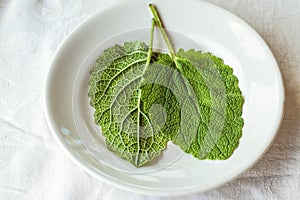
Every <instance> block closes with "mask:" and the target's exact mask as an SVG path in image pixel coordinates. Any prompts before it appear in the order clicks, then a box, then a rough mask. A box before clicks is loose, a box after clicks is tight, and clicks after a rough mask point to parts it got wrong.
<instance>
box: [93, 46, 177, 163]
mask: <svg viewBox="0 0 300 200" xmlns="http://www.w3.org/2000/svg"><path fill="white" fill-rule="evenodd" d="M147 52H148V47H147V45H146V44H144V43H142V42H127V43H124V46H119V45H115V46H113V47H111V48H109V49H107V50H105V51H104V54H103V55H102V56H101V57H99V58H98V59H97V65H96V66H95V67H94V68H93V69H92V70H91V73H90V80H89V94H88V96H89V97H90V104H91V106H92V107H94V108H95V113H94V118H95V122H96V124H98V125H99V126H101V128H102V134H103V135H104V137H105V138H106V145H107V148H108V149H109V150H111V151H114V152H115V153H116V154H117V155H119V156H120V157H122V158H124V159H126V160H128V161H130V162H131V163H132V164H134V165H135V166H142V165H144V164H146V163H147V162H149V161H151V160H152V159H153V158H155V157H156V156H158V155H159V154H160V152H161V150H163V149H164V148H165V147H166V145H167V141H168V140H169V138H168V137H167V136H166V135H165V134H163V133H162V130H168V131H175V132H176V128H177V127H176V126H173V125H172V124H174V122H172V119H173V118H165V117H162V116H169V115H170V112H172V109H170V111H169V112H167V113H164V112H161V110H160V107H158V106H153V104H154V103H155V102H152V101H148V102H147V101H146V102H145V103H143V102H142V100H141V98H142V95H143V96H145V95H147V93H149V91H148V90H151V88H152V85H151V84H149V85H143V87H144V90H143V92H141V90H140V87H141V82H142V77H143V75H144V73H145V71H146V68H147V56H148V55H147V54H148V53H147ZM154 87H156V86H154ZM163 90H165V89H164V88H161V90H155V92H154V93H153V95H156V93H157V92H158V93H161V92H162V91H163ZM142 93H143V94H142ZM157 101H158V102H159V100H157ZM174 104H176V103H174ZM157 105H158V104H157ZM158 114H159V116H160V117H159V118H151V116H157V115H158ZM175 124H176V123H175Z"/></svg>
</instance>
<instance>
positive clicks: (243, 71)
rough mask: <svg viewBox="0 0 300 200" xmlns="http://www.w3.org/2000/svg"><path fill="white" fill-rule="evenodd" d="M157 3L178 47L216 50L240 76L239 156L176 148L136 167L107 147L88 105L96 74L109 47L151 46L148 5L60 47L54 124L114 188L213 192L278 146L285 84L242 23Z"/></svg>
mask: <svg viewBox="0 0 300 200" xmlns="http://www.w3.org/2000/svg"><path fill="white" fill-rule="evenodd" d="M153 3H154V4H155V5H156V6H157V8H158V10H159V12H160V14H161V17H162V19H163V21H164V24H165V26H166V27H167V28H168V29H169V30H170V31H169V33H170V34H171V36H172V40H173V42H174V44H175V46H176V47H184V48H185V49H189V48H198V49H199V50H202V51H209V52H212V53H214V54H215V55H217V56H219V57H221V58H223V59H224V62H225V63H226V64H228V65H230V66H232V67H233V69H234V73H235V75H236V76H237V77H238V78H239V80H240V82H239V85H240V88H241V90H242V93H243V96H244V98H245V104H244V107H243V118H244V120H245V126H244V129H243V136H242V138H241V140H240V144H239V146H238V148H237V149H236V151H235V152H234V154H233V156H232V157H230V158H229V159H228V160H225V161H200V160H197V159H195V158H193V157H192V156H190V155H186V154H184V153H183V152H182V151H181V150H179V149H178V148H177V147H175V146H173V145H172V144H169V146H168V148H167V150H166V151H165V152H164V153H163V155H162V156H161V157H160V158H159V159H157V160H156V161H155V162H154V163H153V165H150V166H147V167H144V168H139V169H136V168H134V167H133V166H131V165H130V164H128V163H127V162H126V161H123V160H122V159H120V158H118V157H116V156H115V155H114V154H113V153H112V152H110V151H108V150H107V149H106V147H105V143H104V139H103V138H101V131H100V129H99V127H97V126H95V125H94V123H93V118H92V112H93V110H92V109H91V108H90V107H89V105H88V98H87V80H88V77H89V70H90V69H91V67H92V66H93V65H94V62H95V58H96V57H97V56H99V55H100V54H101V53H102V51H103V49H105V48H107V47H109V46H112V45H114V44H115V43H119V44H122V43H123V42H124V41H130V40H142V41H146V42H147V41H148V35H149V34H148V33H149V29H147V28H149V27H150V19H151V13H150V12H149V10H148V5H147V2H146V1H141V0H135V1H126V2H125V3H122V4H118V5H117V6H115V7H113V8H110V9H107V10H105V11H103V12H101V13H99V14H97V15H95V16H94V17H92V18H91V19H89V20H88V21H86V22H85V23H84V24H83V25H81V26H80V27H79V28H77V29H76V30H75V31H74V32H73V33H72V34H70V36H69V37H68V38H67V39H66V40H65V42H64V43H63V44H62V45H61V46H60V48H59V49H58V51H57V52H56V54H55V56H54V58H53V61H52V64H51V68H50V71H49V75H48V80H47V83H46V89H45V108H46V115H47V120H48V123H49V126H50V128H51V130H52V132H53V134H54V136H55V138H56V139H57V141H58V142H59V144H61V146H62V147H63V149H65V150H66V152H67V153H68V154H69V155H70V157H71V158H72V160H74V162H76V163H77V164H78V165H80V166H81V167H83V168H84V169H85V170H86V172H88V173H89V174H91V175H93V176H95V177H97V178H99V179H101V180H103V181H105V182H107V183H110V184H112V185H114V186H116V187H119V188H122V189H126V190H129V191H133V192H137V193H142V194H155V195H165V196H167V195H172V196H175V195H184V194H191V193H195V192H201V191H206V190H209V189H212V188H215V187H217V186H220V185H221V184H224V183H226V182H228V181H230V180H232V179H234V178H236V177H237V176H238V175H240V174H241V173H242V172H244V171H245V170H247V169H249V168H250V167H251V166H252V165H253V164H254V163H255V162H256V161H258V160H259V158H261V156H262V155H263V154H264V152H266V150H267V149H268V148H269V147H270V145H271V143H272V141H273V139H274V137H275V135H276V132H277V130H278V128H279V126H280V122H281V119H282V116H283V108H284V88H283V83H282V78H281V75H280V71H279V68H278V66H277V64H276V61H275V59H274V57H273V55H272V53H271V51H270V50H269V48H268V47H267V45H266V44H265V42H264V41H263V40H262V39H261V37H260V36H259V35H258V34H257V33H256V32H255V31H254V30H253V29H252V28H251V27H250V26H249V25H247V24H246V23H245V22H244V21H242V20H241V19H240V18H238V17H236V16H234V15H233V14H231V13H229V12H227V11H225V10H223V9H221V8H219V7H216V6H213V5H211V4H208V3H205V2H202V1H197V0H185V1H182V0H164V1H159V0H157V1H153ZM158 40H160V39H159V38H158ZM158 43H159V42H158ZM156 45H159V44H156ZM160 48H164V47H160Z"/></svg>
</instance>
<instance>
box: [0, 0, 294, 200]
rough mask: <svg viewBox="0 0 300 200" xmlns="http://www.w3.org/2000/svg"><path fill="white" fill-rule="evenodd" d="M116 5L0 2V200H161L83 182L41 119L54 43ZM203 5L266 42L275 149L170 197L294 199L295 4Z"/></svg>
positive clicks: (240, 1)
mask: <svg viewBox="0 0 300 200" xmlns="http://www.w3.org/2000/svg"><path fill="white" fill-rule="evenodd" d="M121 1H122V0H0V199H1V200H15V199H28V200H29V199H30V200H35V199H36V200H40V199H45V200H79V199H91V200H93V199H104V200H108V199H120V200H122V199H133V200H140V199H168V198H159V197H151V196H140V195H136V194H132V193H130V192H126V191H122V190H119V189H116V188H114V187H111V186H109V185H107V184H104V183H102V182H101V181H99V180H96V179H95V178H93V177H90V176H89V175H87V174H86V173H85V172H83V170H82V169H81V168H79V167H77V166H76V165H74V164H73V163H72V162H71V160H70V159H69V158H68V157H67V156H66V155H65V154H64V153H63V151H62V149H60V148H59V147H58V145H57V144H56V142H55V141H54V139H53V137H52V135H51V134H50V131H49V129H48V127H47V124H46V121H45V116H44V112H43V104H42V102H43V87H44V84H45V79H46V76H47V71H48V68H49V63H50V60H51V57H52V55H53V53H54V52H55V50H56V49H57V47H58V45H59V44H60V43H61V42H62V41H63V39H64V38H66V36H67V35H68V34H69V33H70V32H71V31H72V30H73V29H74V28H76V27H77V26H78V25H80V24H81V23H82V22H84V21H85V20H86V19H88V18H89V17H90V16H92V15H93V14H95V13H96V12H98V11H101V10H103V9H105V8H107V7H109V6H112V5H114V4H117V3H118V2H121ZM208 1H209V2H212V3H214V4H216V5H220V6H221V7H224V8H226V9H228V10H230V11H232V12H233V13H235V14H237V15H238V16H240V17H241V18H243V19H244V20H246V21H247V22H248V23H250V24H251V25H252V26H253V27H254V28H255V29H256V30H257V31H258V32H259V33H260V34H261V35H262V37H263V38H264V39H265V40H266V42H267V43H268V44H269V46H270V48H271V49H272V51H273V52H274V54H275V56H276V58H277V61H278V63H279V65H280V68H281V71H282V74H283V78H284V83H285V87H286V95H287V104H286V114H285V118H284V121H283V125H282V128H281V130H280V132H279V135H278V137H277V139H276V141H275V143H274V144H273V146H272V147H271V149H270V150H269V152H268V153H267V154H266V155H265V156H264V157H263V158H262V160H261V161H259V162H258V163H257V165H256V166H255V167H254V168H253V169H251V170H249V171H248V172H246V173H245V174H243V175H242V176H240V177H239V178H238V179H237V180H235V181H233V182H231V183H229V184H227V185H225V186H223V187H220V188H218V189H216V190H213V191H210V192H206V193H202V194H197V195H192V196H188V197H178V198H172V199H194V200H196V199H197V200H198V199H199V200H200V199H285V200H288V199H292V200H294V199H300V137H299V136H300V134H299V132H300V122H298V121H299V119H300V1H298V0H265V1H260V0H208ZM266 120H267V119H266ZM245 159H246V158H245ZM170 199H171V198H170Z"/></svg>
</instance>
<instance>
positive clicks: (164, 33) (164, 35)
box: [149, 4, 175, 61]
mask: <svg viewBox="0 0 300 200" xmlns="http://www.w3.org/2000/svg"><path fill="white" fill-rule="evenodd" d="M149 8H150V10H151V12H152V15H153V18H154V21H155V24H156V25H157V26H158V28H159V30H160V32H161V34H162V36H163V38H164V40H165V42H166V44H167V46H168V49H169V51H170V54H171V58H172V60H173V61H175V51H174V48H173V46H172V44H171V42H170V40H169V37H168V35H167V33H166V31H165V29H164V27H163V24H162V21H161V19H160V17H159V15H158V12H157V10H156V8H155V6H154V5H153V4H149Z"/></svg>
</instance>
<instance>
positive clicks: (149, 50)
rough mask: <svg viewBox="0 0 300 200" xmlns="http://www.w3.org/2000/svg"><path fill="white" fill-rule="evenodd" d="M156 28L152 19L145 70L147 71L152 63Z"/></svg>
mask: <svg viewBox="0 0 300 200" xmlns="http://www.w3.org/2000/svg"><path fill="white" fill-rule="evenodd" d="M154 27H155V21H154V19H152V23H151V31H150V41H149V49H148V54H147V60H146V66H145V69H147V68H148V67H149V65H150V62H151V58H152V52H153V37H154Z"/></svg>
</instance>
